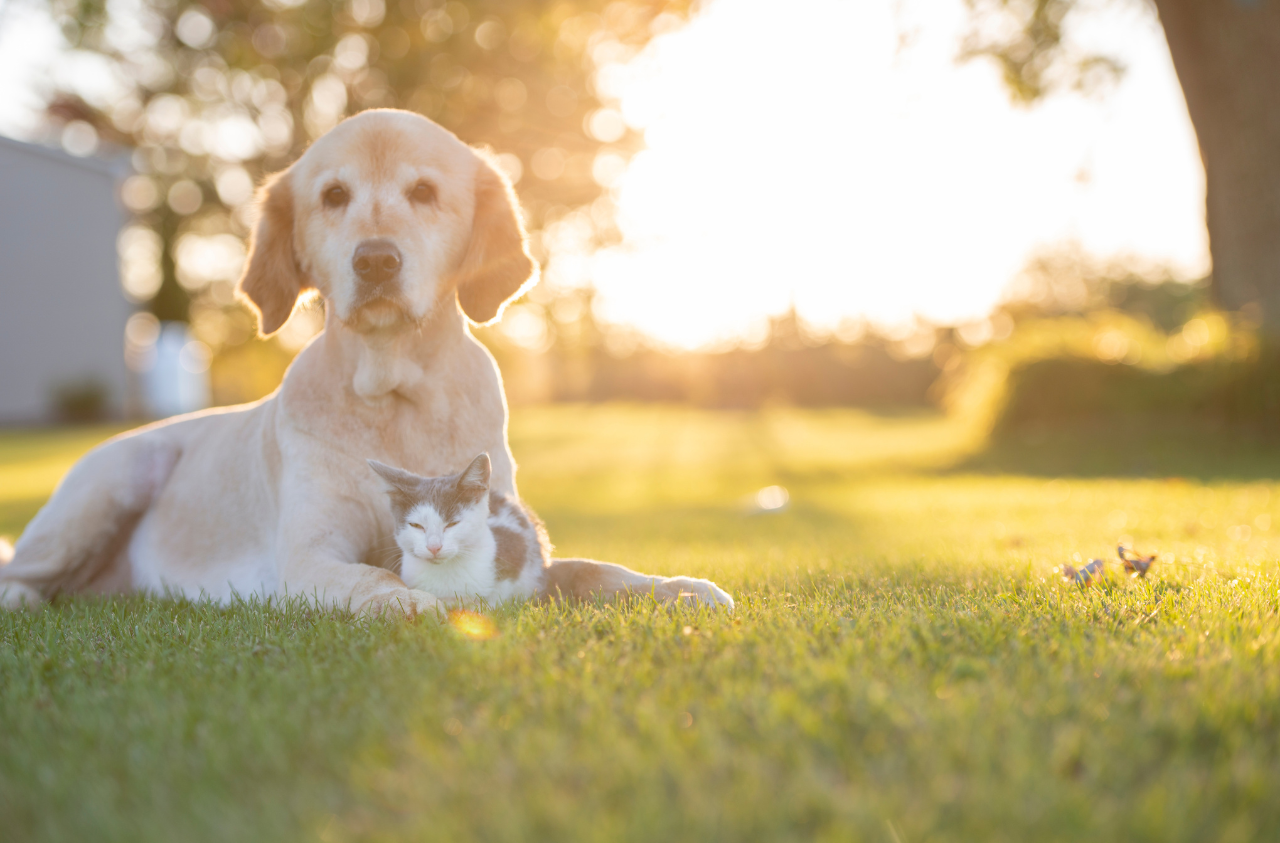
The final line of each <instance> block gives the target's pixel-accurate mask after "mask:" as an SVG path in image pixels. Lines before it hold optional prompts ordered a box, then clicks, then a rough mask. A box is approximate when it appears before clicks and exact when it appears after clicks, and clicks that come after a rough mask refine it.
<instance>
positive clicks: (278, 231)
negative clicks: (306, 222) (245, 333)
mask: <svg viewBox="0 0 1280 843" xmlns="http://www.w3.org/2000/svg"><path fill="white" fill-rule="evenodd" d="M293 217H294V213H293V189H292V188H291V186H290V184H289V171H288V170H285V171H284V172H283V173H276V174H275V175H274V176H271V177H270V178H269V179H267V181H266V182H264V183H263V185H262V187H261V188H259V189H258V224H257V226H256V227H255V228H254V230H253V236H252V237H251V238H250V240H249V258H248V260H246V261H245V265H244V275H242V276H241V277H240V295H241V296H242V297H243V298H245V299H247V300H248V301H249V303H250V304H251V305H253V308H254V309H255V310H257V311H258V330H259V331H260V332H261V334H262V335H263V336H264V337H265V336H268V335H270V334H274V333H275V332H276V331H278V330H280V326H282V325H283V324H284V323H285V322H288V321H289V315H290V314H292V313H293V306H294V305H295V304H296V303H297V301H298V296H300V295H302V292H303V291H304V290H306V289H308V288H310V286H311V283H310V282H309V281H308V280H307V278H306V276H305V275H304V274H303V272H302V268H301V267H300V266H298V259H297V256H296V255H294V253H293Z"/></svg>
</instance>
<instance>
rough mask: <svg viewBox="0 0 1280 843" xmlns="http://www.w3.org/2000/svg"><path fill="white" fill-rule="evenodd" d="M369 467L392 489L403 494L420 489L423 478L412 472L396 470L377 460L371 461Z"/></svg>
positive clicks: (401, 469)
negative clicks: (419, 484)
mask: <svg viewBox="0 0 1280 843" xmlns="http://www.w3.org/2000/svg"><path fill="white" fill-rule="evenodd" d="M369 467H370V468H372V469H373V470H374V471H375V472H377V474H378V476H379V477H381V478H382V479H383V480H384V481H386V484H387V485H388V486H390V487H391V488H392V489H395V490H397V491H401V492H412V491H414V490H415V489H417V488H418V483H419V482H420V481H421V480H422V478H421V477H419V476H418V475H416V474H414V473H413V472H411V471H405V470H404V469H403V468H395V467H393V466H389V465H385V464H383V463H380V462H378V461H377V460H369Z"/></svg>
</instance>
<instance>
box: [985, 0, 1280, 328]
mask: <svg viewBox="0 0 1280 843" xmlns="http://www.w3.org/2000/svg"><path fill="white" fill-rule="evenodd" d="M966 2H967V3H968V5H969V10H970V22H971V31H970V34H969V37H968V39H967V43H966V46H965V50H964V52H963V56H964V57H967V58H972V57H976V56H987V57H990V58H993V59H994V60H995V61H997V62H998V63H999V65H1000V67H1001V69H1002V70H1003V72H1004V78H1005V81H1006V83H1007V84H1008V86H1009V90H1010V92H1011V94H1012V95H1013V97H1014V99H1015V100H1018V101H1021V102H1032V101H1035V100H1036V99H1038V98H1040V97H1042V96H1044V95H1045V94H1046V93H1048V92H1050V91H1053V90H1054V89H1056V88H1060V87H1063V86H1070V87H1077V88H1089V87H1092V86H1093V85H1095V84H1097V83H1098V82H1099V81H1101V80H1102V79H1104V78H1105V77H1107V76H1113V75H1115V74H1116V73H1118V72H1119V71H1120V70H1121V68H1120V67H1119V66H1118V65H1117V64H1116V62H1114V61H1113V60H1111V59H1109V58H1107V57H1106V56H1099V55H1092V54H1089V53H1088V52H1086V51H1083V50H1081V49H1080V48H1079V46H1078V45H1076V44H1074V43H1073V42H1072V40H1071V38H1070V37H1069V35H1070V26H1071V18H1072V17H1073V16H1075V15H1078V14H1088V12H1089V9H1090V8H1096V4H1091V3H1087V2H1083V0H966ZM1111 2H1116V3H1120V2H1137V0H1111ZM1149 2H1150V5H1151V6H1152V7H1154V9H1155V11H1156V13H1157V14H1158V15H1159V18H1160V23H1161V24H1162V26H1163V27H1164V34H1165V39H1166V41H1167V42H1168V44H1169V52H1170V54H1171V55H1172V57H1173V66H1174V69H1175V70H1176V71H1177V74H1178V80H1179V82H1180V83H1181V85H1182V92H1183V95H1184V96H1185V98H1186V102H1187V110H1188V112H1189V113H1190V115H1191V122H1192V124H1193V125H1194V127H1195V131H1196V137H1197V139H1198V140H1199V142H1200V154H1201V158H1202V159H1203V161H1204V169H1205V177H1206V181H1207V196H1206V223H1207V225H1208V229H1209V243H1210V252H1211V255H1212V258H1213V290H1214V294H1215V296H1216V297H1217V299H1218V301H1219V303H1220V304H1221V305H1222V306H1223V307H1225V308H1227V309H1229V310H1241V309H1254V308H1256V309H1257V313H1256V316H1257V317H1258V318H1259V319H1260V320H1261V323H1262V326H1263V329H1264V331H1265V332H1266V333H1267V334H1269V335H1271V336H1273V337H1274V336H1276V335H1280V154H1277V150H1280V3H1277V2H1275V0H1149Z"/></svg>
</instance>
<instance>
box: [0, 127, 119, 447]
mask: <svg viewBox="0 0 1280 843" xmlns="http://www.w3.org/2000/svg"><path fill="white" fill-rule="evenodd" d="M125 175H127V172H126V171H125V169H124V168H123V167H122V166H120V165H117V164H113V163H110V162H107V161H103V160H101V159H96V158H76V157H74V156H71V155H68V154H66V153H64V152H61V151H59V150H56V149H50V148H48V147H43V146H35V145H32V144H27V143H21V142H19V141H15V140H10V139H7V138H3V137H0V423H3V424H15V423H33V422H46V421H51V420H54V419H56V418H57V417H58V416H59V410H60V408H61V409H66V406H65V405H67V404H69V403H74V402H75V401H76V400H77V398H78V399H79V400H80V401H81V404H82V406H83V402H84V401H91V400H92V396H93V393H94V392H95V391H97V392H99V393H100V394H101V395H102V396H103V397H104V398H105V406H104V408H103V409H104V410H105V413H106V415H108V416H111V417H119V416H121V415H123V414H124V412H125V409H126V403H127V400H128V399H127V394H128V388H129V386H128V385H129V377H128V371H127V369H126V367H125V360H124V329H125V322H126V320H127V319H128V317H129V314H130V313H131V312H132V310H133V308H132V306H131V305H130V304H129V303H128V302H127V301H126V300H125V297H124V294H123V292H122V290H121V287H120V277H119V261H118V258H117V246H116V243H117V238H118V237H119V234H120V229H121V226H122V225H123V224H124V223H125V221H126V213H125V211H124V209H123V208H122V207H121V205H120V204H119V201H118V199H117V195H118V191H117V185H118V182H119V180H120V179H121V178H122V177H123V176H125Z"/></svg>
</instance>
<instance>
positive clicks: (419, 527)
mask: <svg viewBox="0 0 1280 843" xmlns="http://www.w3.org/2000/svg"><path fill="white" fill-rule="evenodd" d="M409 526H410V527H412V528H413V529H415V530H421V531H422V532H424V533H425V532H426V531H427V528H426V527H424V526H422V525H421V524H416V523H414V522H413V521H410V522H409Z"/></svg>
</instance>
